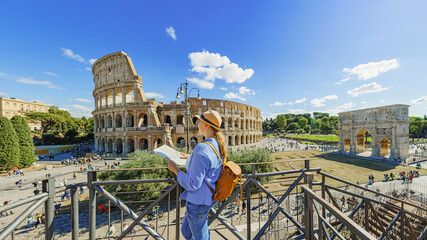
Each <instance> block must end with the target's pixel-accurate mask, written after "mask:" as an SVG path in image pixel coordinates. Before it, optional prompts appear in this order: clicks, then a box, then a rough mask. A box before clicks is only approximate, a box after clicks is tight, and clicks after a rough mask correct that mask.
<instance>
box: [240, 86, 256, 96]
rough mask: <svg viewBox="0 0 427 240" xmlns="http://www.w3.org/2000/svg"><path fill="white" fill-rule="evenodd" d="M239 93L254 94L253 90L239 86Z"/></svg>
mask: <svg viewBox="0 0 427 240" xmlns="http://www.w3.org/2000/svg"><path fill="white" fill-rule="evenodd" d="M239 93H240V94H242V95H255V91H254V90H252V89H249V88H247V87H240V88H239Z"/></svg>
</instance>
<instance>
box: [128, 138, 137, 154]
mask: <svg viewBox="0 0 427 240" xmlns="http://www.w3.org/2000/svg"><path fill="white" fill-rule="evenodd" d="M133 151H135V141H134V140H133V139H132V138H128V140H127V144H126V152H127V153H131V152H133Z"/></svg>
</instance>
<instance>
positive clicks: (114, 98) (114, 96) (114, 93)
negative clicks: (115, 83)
mask: <svg viewBox="0 0 427 240" xmlns="http://www.w3.org/2000/svg"><path fill="white" fill-rule="evenodd" d="M113 106H116V89H115V88H113Z"/></svg>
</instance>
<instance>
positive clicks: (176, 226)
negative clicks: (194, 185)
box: [168, 177, 181, 240]
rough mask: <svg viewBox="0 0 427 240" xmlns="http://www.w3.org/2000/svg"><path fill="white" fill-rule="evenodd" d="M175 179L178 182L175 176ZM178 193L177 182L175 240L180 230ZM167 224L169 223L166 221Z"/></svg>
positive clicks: (177, 186) (177, 238)
mask: <svg viewBox="0 0 427 240" xmlns="http://www.w3.org/2000/svg"><path fill="white" fill-rule="evenodd" d="M175 181H176V182H177V183H178V178H176V177H175ZM179 195H180V186H179V184H177V185H176V221H175V222H176V225H175V234H176V238H175V239H176V240H179V238H180V233H181V230H180V228H179V225H180V210H181V204H180V202H179ZM168 224H169V223H168Z"/></svg>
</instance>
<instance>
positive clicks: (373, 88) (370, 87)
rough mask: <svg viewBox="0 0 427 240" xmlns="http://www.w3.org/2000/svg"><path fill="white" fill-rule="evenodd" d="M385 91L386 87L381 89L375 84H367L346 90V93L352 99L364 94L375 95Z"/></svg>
mask: <svg viewBox="0 0 427 240" xmlns="http://www.w3.org/2000/svg"><path fill="white" fill-rule="evenodd" d="M387 89H388V88H387V87H385V88H383V87H381V85H379V84H378V83H376V82H371V83H369V84H363V85H362V86H360V87H357V88H354V89H352V90H348V91H347V93H348V94H349V95H350V96H352V97H357V96H359V95H362V94H365V93H376V92H381V91H385V90H387Z"/></svg>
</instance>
